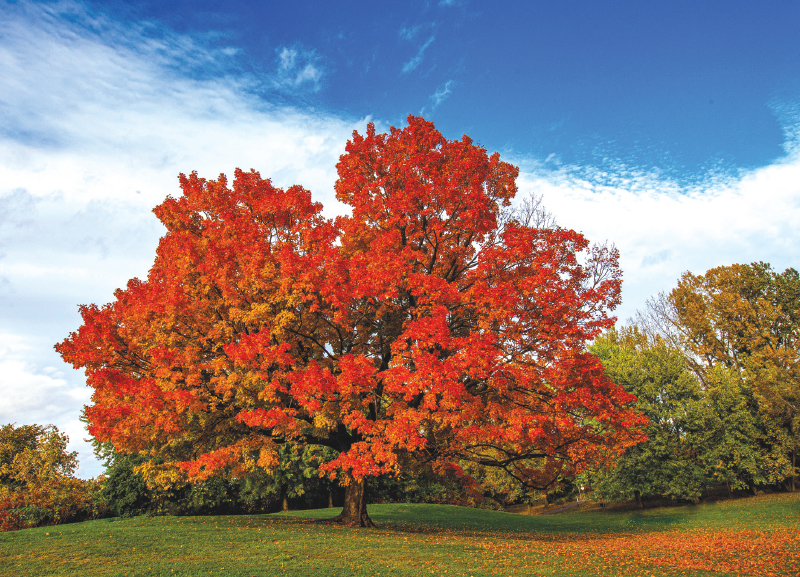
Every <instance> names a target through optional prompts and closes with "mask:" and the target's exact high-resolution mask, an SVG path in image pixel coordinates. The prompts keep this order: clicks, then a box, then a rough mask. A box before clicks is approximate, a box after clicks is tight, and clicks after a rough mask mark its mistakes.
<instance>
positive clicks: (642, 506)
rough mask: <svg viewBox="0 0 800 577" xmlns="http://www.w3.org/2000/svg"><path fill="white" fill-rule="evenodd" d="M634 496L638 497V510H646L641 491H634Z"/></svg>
mask: <svg viewBox="0 0 800 577" xmlns="http://www.w3.org/2000/svg"><path fill="white" fill-rule="evenodd" d="M633 494H634V495H636V507H637V508H638V509H644V503H643V502H642V494H641V493H640V492H639V491H634V492H633Z"/></svg>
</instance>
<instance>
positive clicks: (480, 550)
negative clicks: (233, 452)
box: [0, 494, 800, 577]
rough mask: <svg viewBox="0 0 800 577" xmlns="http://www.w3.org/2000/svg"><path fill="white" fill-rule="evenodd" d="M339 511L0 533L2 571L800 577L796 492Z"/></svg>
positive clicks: (17, 574)
mask: <svg viewBox="0 0 800 577" xmlns="http://www.w3.org/2000/svg"><path fill="white" fill-rule="evenodd" d="M336 512H337V511H334V510H331V509H323V510H317V511H302V512H293V513H289V514H277V515H251V516H214V517H210V516H209V517H136V518H134V519H103V520H98V521H90V522H86V523H77V524H72V525H59V526H55V527H42V528H37V529H27V530H24V531H16V532H10V533H0V576H2V577H6V576H8V577H12V576H13V577H23V576H32V577H33V576H68V575H81V576H86V575H89V576H112V575H113V576H134V575H141V576H145V575H146V576H176V575H180V576H201V575H203V576H208V575H226V576H227V575H230V576H237V577H238V576H242V577H251V576H259V577H261V576H271V575H303V576H323V575H324V576H326V577H327V576H332V575H337V576H344V575H404V576H411V575H414V576H416V575H448V576H449V575H465V576H473V577H478V576H487V575H513V576H514V577H520V576H524V575H547V576H555V577H559V576H563V577H568V576H569V577H571V576H582V575H621V576H622V575H647V576H662V575H670V576H671V575H695V576H705V575H715V576H720V575H748V576H750V575H787V576H788V575H798V573H799V572H800V538H798V527H800V494H782V495H764V496H759V497H752V498H749V499H743V500H737V501H726V502H719V503H715V504H707V505H699V506H687V507H672V508H664V509H654V510H648V511H643V512H619V511H602V510H600V511H583V512H582V511H575V512H569V513H564V514H557V515H549V516H525V515H514V514H511V513H501V512H495V511H482V510H477V509H466V508H461V507H452V506H447V505H407V504H395V505H372V506H370V515H371V516H372V518H373V520H374V521H375V522H376V523H377V524H378V526H379V527H378V529H374V530H369V529H357V528H347V527H338V526H334V525H328V524H320V523H316V522H314V519H316V518H322V517H330V516H333V515H334V514H335V513H336Z"/></svg>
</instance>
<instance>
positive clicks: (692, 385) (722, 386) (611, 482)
mask: <svg viewBox="0 0 800 577" xmlns="http://www.w3.org/2000/svg"><path fill="white" fill-rule="evenodd" d="M591 350H592V351H593V352H594V353H596V354H597V355H598V357H599V358H600V359H601V361H602V362H603V366H604V367H605V370H606V372H607V373H608V375H609V376H610V377H611V379H612V380H614V382H616V383H618V384H620V385H622V386H623V387H624V388H625V390H626V391H628V392H629V393H632V394H634V395H636V397H637V401H636V407H637V408H638V410H639V411H641V412H642V413H643V414H645V415H647V417H648V419H649V421H650V422H649V424H648V425H647V426H646V427H645V432H646V433H647V441H645V442H643V443H640V444H638V445H636V446H633V447H629V448H628V449H627V450H626V451H625V453H624V454H623V455H622V457H621V458H620V459H619V460H618V461H617V462H616V463H615V464H614V465H613V466H612V467H610V468H607V469H606V470H604V471H602V470H601V471H598V472H597V474H595V475H594V478H593V481H594V482H593V485H595V489H596V491H597V492H598V493H599V494H600V495H602V496H603V497H605V498H608V499H617V498H619V497H620V496H622V497H625V498H632V497H635V498H636V500H637V504H638V505H639V506H640V507H641V506H642V501H641V498H642V497H643V496H651V495H663V496H667V497H673V498H683V499H690V500H697V499H699V498H700V496H701V494H702V491H703V490H704V489H706V488H708V487H712V486H717V485H720V484H722V483H726V484H727V485H728V488H729V489H730V488H734V489H740V488H745V487H747V486H748V485H752V484H753V483H761V482H764V481H766V480H768V479H769V471H770V470H771V469H772V468H773V466H772V465H773V460H774V459H773V458H772V457H773V456H772V455H771V454H770V452H769V451H768V450H767V449H766V448H765V443H764V441H765V439H766V434H765V431H764V429H763V426H762V423H761V421H760V419H759V417H758V413H757V410H754V405H755V403H754V400H753V399H752V395H749V394H748V391H747V390H746V389H745V388H743V386H742V383H741V381H740V379H739V378H738V375H736V374H735V373H734V372H732V371H730V370H729V369H726V368H725V367H722V366H716V367H715V368H714V369H713V370H710V371H708V372H707V373H706V374H705V385H704V384H703V383H701V382H700V380H699V379H698V378H697V377H696V376H695V375H694V374H693V373H692V371H691V370H690V369H689V365H688V362H687V360H686V357H685V356H684V354H683V353H682V352H681V351H680V350H679V349H677V348H675V347H674V346H672V345H670V344H669V343H667V342H666V341H664V340H663V339H660V338H656V339H655V340H654V341H650V340H648V339H647V337H646V336H645V334H644V333H643V332H641V331H640V330H639V329H638V327H624V328H622V329H621V330H619V331H616V330H612V331H609V332H607V333H605V334H604V335H602V336H601V337H600V338H598V339H597V340H595V342H594V343H593V344H592V347H591Z"/></svg>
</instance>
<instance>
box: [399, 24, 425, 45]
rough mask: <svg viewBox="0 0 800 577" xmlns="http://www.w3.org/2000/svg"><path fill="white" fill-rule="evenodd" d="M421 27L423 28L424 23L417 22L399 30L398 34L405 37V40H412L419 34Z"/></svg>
mask: <svg viewBox="0 0 800 577" xmlns="http://www.w3.org/2000/svg"><path fill="white" fill-rule="evenodd" d="M421 29H422V25H421V24H416V25H414V26H410V27H403V28H401V29H400V32H398V34H399V35H400V38H403V39H404V40H409V41H411V40H413V39H414V36H416V35H417V32H419V31H420V30H421Z"/></svg>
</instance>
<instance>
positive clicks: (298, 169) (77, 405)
mask: <svg viewBox="0 0 800 577" xmlns="http://www.w3.org/2000/svg"><path fill="white" fill-rule="evenodd" d="M0 22H2V26H0V392H2V394H0V424H3V423H16V424H17V425H21V424H32V423H37V424H54V425H56V426H58V427H59V429H60V430H62V431H65V432H66V433H67V434H68V435H69V437H70V448H71V450H76V451H78V452H79V459H80V463H81V466H80V469H79V470H78V474H79V476H82V477H84V478H88V477H92V476H95V475H98V474H100V473H101V472H102V470H103V469H102V465H101V464H100V463H98V462H97V460H96V459H95V458H94V457H93V455H92V451H91V446H90V445H89V443H88V442H86V441H85V439H86V438H87V436H88V435H87V433H86V431H85V430H84V429H83V425H82V423H81V422H80V420H79V416H80V412H81V409H82V407H83V406H84V405H85V404H86V403H88V402H89V401H90V396H91V395H90V389H88V388H87V387H86V386H85V378H84V376H83V374H82V372H80V371H76V370H74V369H72V367H70V366H68V365H66V364H65V363H64V362H63V361H62V360H61V358H60V357H59V356H58V354H57V353H55V351H54V350H53V345H54V344H55V343H57V342H60V341H62V340H63V339H64V338H66V337H67V336H68V335H69V333H70V332H71V331H74V330H76V329H77V328H78V326H79V325H80V316H79V314H78V305H79V304H88V303H97V304H104V303H106V302H110V301H111V300H112V299H113V291H114V289H116V288H118V287H122V286H124V285H125V283H126V282H127V281H128V279H130V278H133V277H140V278H143V277H146V275H147V271H148V270H149V268H150V266H151V265H152V262H153V258H154V256H155V248H156V246H157V244H158V240H159V238H160V237H161V235H162V234H164V232H165V230H164V228H163V227H162V226H161V224H160V223H159V222H158V220H157V219H156V218H155V216H154V215H153V214H152V212H151V211H152V208H153V207H154V206H156V205H157V204H159V203H160V202H161V201H162V200H163V199H164V198H165V197H166V196H167V195H173V196H175V195H178V194H179V189H178V186H177V185H178V181H177V176H178V174H180V173H189V172H191V171H193V170H196V171H198V173H199V174H200V176H203V177H206V178H216V177H217V176H218V175H219V174H220V173H225V174H228V175H232V173H233V170H234V169H235V168H236V167H240V168H242V169H244V170H248V169H250V168H253V169H256V170H258V171H259V172H260V173H261V175H262V176H264V177H269V178H272V180H273V183H275V184H276V185H279V186H288V185H292V184H301V185H303V186H305V187H306V188H308V189H309V190H311V191H312V193H313V195H314V198H315V199H316V200H319V201H321V202H322V203H323V205H324V206H325V209H324V212H325V214H326V215H328V216H334V215H336V214H341V213H342V212H343V210H344V209H343V207H342V206H341V205H339V204H338V203H337V202H336V200H335V198H334V195H333V184H334V182H335V180H336V172H335V164H336V162H337V160H338V157H339V155H340V154H342V153H343V152H344V147H345V144H346V142H347V139H348V138H350V136H351V135H352V133H353V131H354V130H358V131H359V132H362V133H363V131H364V130H365V127H366V125H367V123H368V122H374V123H375V124H376V126H377V128H378V129H379V130H382V131H385V130H388V128H389V127H390V126H397V127H403V126H405V123H406V118H407V116H408V115H409V114H414V115H421V116H424V117H425V118H426V119H428V120H431V121H433V122H434V123H435V124H436V127H437V128H438V129H439V130H440V131H441V132H442V133H443V134H444V135H445V136H446V137H448V138H451V139H455V138H460V137H461V136H462V135H463V134H467V135H469V136H470V137H472V138H473V139H474V140H475V141H477V142H478V143H480V144H481V145H482V146H484V147H486V148H487V150H488V151H489V152H490V153H491V152H494V151H498V152H499V153H500V154H501V157H502V158H503V159H504V160H506V161H509V162H512V163H514V164H516V165H517V166H519V167H520V177H519V179H518V185H519V198H523V197H526V196H530V195H537V196H538V195H541V196H542V198H543V204H544V206H545V207H546V208H547V209H548V210H549V211H550V212H552V213H553V215H554V216H555V218H556V220H557V221H558V223H559V225H561V226H564V227H567V228H572V229H575V230H578V231H580V232H582V233H583V234H585V235H586V236H587V238H589V239H590V240H591V241H593V242H600V243H602V242H605V241H608V242H610V243H613V244H615V245H616V246H617V248H619V250H620V254H621V258H620V264H621V268H622V269H623V272H624V284H623V304H622V305H621V307H619V309H618V310H617V311H616V314H617V316H618V317H619V318H620V321H621V322H623V321H625V320H626V319H627V318H628V317H631V316H632V315H633V314H634V313H635V312H636V310H638V309H642V308H643V307H644V305H645V302H646V301H647V299H648V298H649V297H651V296H653V295H656V294H657V293H659V292H661V291H669V290H670V289H671V288H672V287H674V286H675V284H676V282H677V279H678V278H679V276H680V275H681V274H682V273H683V272H684V271H692V272H694V273H703V272H705V271H706V270H708V269H709V268H712V267H715V266H720V265H728V264H733V263H749V262H754V261H765V262H769V263H771V264H772V266H773V267H774V268H775V269H777V270H780V271H782V270H784V269H785V268H788V267H793V268H797V267H798V264H800V263H798V258H797V255H798V251H797V248H796V247H797V246H798V241H800V35H798V34H797V32H796V26H797V22H800V3H798V2H795V1H785V2H784V1H771V0H764V1H762V2H758V3H754V2H750V1H737V0H716V1H709V0H691V1H686V2H682V1H680V0H672V1H668V2H667V1H658V0H650V1H648V2H641V1H608V2H600V1H588V0H582V1H581V0H565V1H563V2H555V1H552V2H545V1H536V2H533V1H520V2H515V1H508V2H504V1H502V0H497V1H495V2H492V3H489V2H479V1H477V0H442V1H438V2H437V1H433V0H417V1H415V0H410V1H403V2H391V1H387V2H372V1H347V0H340V1H338V2H326V1H317V2H302V1H297V2H270V1H255V0H252V1H234V0H231V1H226V2H212V1H206V0H192V1H188V0H174V1H172V2H163V1H162V0H159V1H155V0H153V1H150V0H132V1H125V2H123V1H119V2H117V1H109V2H104V1H88V0H86V1H79V0H59V1H57V2H31V1H23V0H20V1H16V2H9V1H7V0H0Z"/></svg>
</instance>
